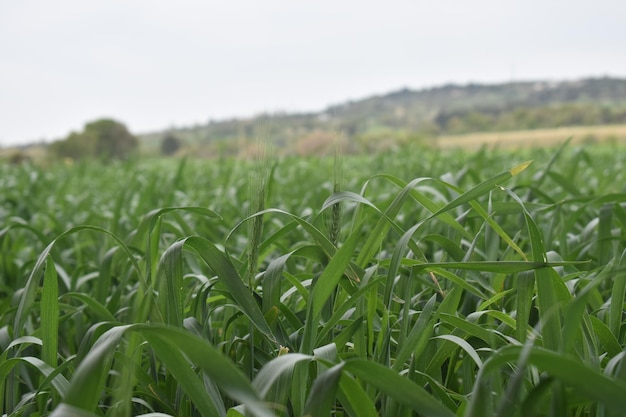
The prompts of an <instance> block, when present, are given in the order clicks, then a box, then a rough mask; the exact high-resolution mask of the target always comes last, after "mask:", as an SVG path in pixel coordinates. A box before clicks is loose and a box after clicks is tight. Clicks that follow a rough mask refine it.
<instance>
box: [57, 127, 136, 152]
mask: <svg viewBox="0 0 626 417" xmlns="http://www.w3.org/2000/svg"><path fill="white" fill-rule="evenodd" d="M138 145H139V141H138V140H137V138H136V137H135V136H134V135H132V134H131V133H130V132H129V131H128V129H127V128H126V126H125V125H124V124H123V123H120V122H117V121H115V120H112V119H100V120H96V121H93V122H90V123H87V124H86V125H85V128H84V129H83V131H82V132H72V133H70V134H69V135H68V137H67V138H65V139H63V140H60V141H57V142H54V143H52V144H51V145H50V150H51V151H52V153H53V154H54V155H55V156H57V157H60V158H72V159H83V158H94V157H95V158H102V159H105V160H106V159H127V158H128V157H129V156H130V155H132V153H133V152H135V151H136V150H137V147H138Z"/></svg>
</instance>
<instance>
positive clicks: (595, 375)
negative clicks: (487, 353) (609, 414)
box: [465, 346, 626, 417]
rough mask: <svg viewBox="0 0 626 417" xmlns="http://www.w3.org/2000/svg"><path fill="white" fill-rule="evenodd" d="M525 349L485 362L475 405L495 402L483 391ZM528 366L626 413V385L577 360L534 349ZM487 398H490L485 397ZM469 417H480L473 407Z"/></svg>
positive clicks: (514, 348) (512, 348) (508, 349)
mask: <svg viewBox="0 0 626 417" xmlns="http://www.w3.org/2000/svg"><path fill="white" fill-rule="evenodd" d="M522 349H523V347H522V346H507V347H505V348H503V349H501V350H500V351H498V353H497V354H496V355H494V356H492V357H491V358H490V359H488V360H487V361H485V363H484V365H483V367H482V368H481V369H480V371H479V373H478V376H477V378H476V384H475V388H474V392H473V393H472V395H471V402H472V403H475V404H479V403H481V402H484V401H492V395H491V393H490V392H481V388H480V387H481V386H482V384H484V383H486V379H487V378H488V377H489V376H490V374H492V373H494V372H499V371H500V369H501V368H502V367H503V366H505V365H507V364H510V363H515V362H516V361H517V360H518V359H519V357H520V355H521V353H522ZM528 363H529V364H530V365H533V366H536V367H537V368H538V369H539V370H540V371H543V372H547V373H548V374H549V375H551V376H553V377H554V378H557V380H559V381H561V382H562V383H564V384H566V385H567V386H570V387H573V388H576V389H577V392H578V393H579V395H584V396H585V397H586V398H588V399H590V400H592V401H595V402H599V403H601V404H604V405H605V406H606V407H607V408H609V409H611V410H613V411H614V412H615V413H617V414H620V413H623V411H624V410H626V396H625V395H624V393H625V392H626V382H624V381H620V380H616V379H611V378H608V377H606V376H605V375H603V374H602V373H600V372H598V371H596V370H594V369H591V368H590V367H588V366H586V365H585V364H584V363H581V362H580V360H578V359H576V358H573V357H569V356H566V355H563V354H561V353H559V352H553V351H550V350H546V349H543V348H539V347H536V346H533V347H531V348H530V354H529V357H528ZM485 395H486V396H487V398H484V397H483V396H485ZM465 417H479V414H475V410H474V409H473V408H472V407H470V408H468V410H467V412H466V414H465Z"/></svg>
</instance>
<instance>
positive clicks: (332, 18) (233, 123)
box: [0, 0, 626, 156]
mask: <svg viewBox="0 0 626 417" xmlns="http://www.w3.org/2000/svg"><path fill="white" fill-rule="evenodd" d="M625 15H626V3H624V2H619V1H616V0H596V1H593V2H591V1H579V0H574V1H571V0H570V1H552V2H544V1H538V0H530V1H529V0H526V1H496V0H477V1H469V2H468V1H460V0H448V1H438V2H433V1H415V0H414V1H401V0H390V1H385V2H373V1H362V0H361V1H352V0H346V1H333V2H329V1H308V0H307V1H301V2H291V1H286V0H268V1H264V2H256V1H251V0H241V1H231V2H223V1H220V2H218V1H198V0H196V1H191V0H182V1H178V2H175V3H174V2H165V1H148V0H133V1H128V0H125V1H121V0H119V1H118V0H107V1H102V0H97V1H89V2H85V1H78V0H60V1H55V2H43V1H32V0H26V1H20V2H14V1H10V0H0V57H1V61H0V63H1V64H0V146H1V147H3V148H12V147H16V146H18V147H22V148H24V147H27V146H28V147H32V145H37V146H44V147H45V146H46V145H50V144H53V143H57V145H55V146H56V150H55V152H56V153H57V154H58V153H59V152H60V154H61V155H63V152H64V151H63V149H60V148H63V146H65V148H67V146H66V145H67V144H68V142H67V141H68V140H70V139H72V134H73V135H74V137H73V140H74V141H75V143H79V142H80V143H83V144H84V143H85V140H84V138H85V137H87V136H90V135H91V136H92V137H93V136H98V135H99V134H101V135H105V136H106V135H107V134H110V132H108V131H106V132H104V133H103V132H100V133H94V132H96V131H95V130H94V127H93V124H94V123H95V124H96V125H98V126H100V127H103V126H104V125H107V126H109V127H110V128H112V129H114V130H115V129H118V130H119V129H122V128H123V129H122V130H126V131H127V133H129V134H131V135H133V136H134V137H136V138H137V147H138V149H140V150H141V152H144V153H148V154H159V153H162V154H190V153H193V154H194V155H206V156H210V155H214V154H216V153H220V154H246V153H247V152H248V149H249V145H250V144H249V141H250V140H252V139H254V138H258V137H259V136H266V137H270V138H271V140H272V141H274V142H275V143H276V149H277V150H278V151H279V152H280V151H281V150H282V151H284V152H286V153H298V154H310V153H324V152H327V151H328V149H329V148H331V146H330V145H329V143H330V142H332V141H336V140H337V137H340V138H341V140H345V141H346V144H345V146H344V148H345V149H346V150H347V151H350V150H353V151H355V152H356V151H362V150H364V149H367V150H370V149H372V148H376V149H379V148H385V147H388V146H395V145H396V144H398V143H406V142H413V141H419V140H422V141H432V140H439V143H440V144H443V143H458V142H459V141H461V142H462V143H470V142H471V141H468V140H467V137H465V138H461V139H459V138H458V137H457V136H458V135H468V134H476V133H481V132H490V134H491V135H492V137H491V138H489V137H487V136H484V135H483V136H481V137H480V138H479V139H476V138H475V137H470V139H472V140H476V141H478V142H481V143H482V142H484V141H495V142H498V141H499V142H502V141H507V140H509V139H511V138H508V137H506V135H505V136H502V135H501V134H500V133H498V135H499V136H498V135H496V136H493V135H494V133H493V132H519V131H526V130H529V129H530V130H533V134H534V135H535V136H533V137H535V138H537V137H538V138H539V139H538V140H539V141H542V140H544V139H545V138H546V137H547V136H545V135H548V136H550V135H554V133H555V132H543V133H537V132H541V131H542V130H545V129H554V128H566V127H567V128H580V127H581V126H587V127H588V126H593V127H594V128H593V129H591V130H589V129H587V130H583V131H574V133H575V134H576V135H578V136H580V137H581V138H584V137H586V138H587V139H588V140H590V139H598V138H599V137H611V138H613V139H616V138H617V139H619V138H621V137H622V136H623V135H624V134H625V133H624V132H626V128H625V127H624V126H623V125H624V124H626V81H625V80H624V77H626V54H624V53H623V46H624V40H626V26H625V25H624V24H623V21H620V20H622V18H623V16H625ZM98 122H102V123H99V124H98ZM89 124H91V125H92V127H91V128H89V127H88V125H89ZM609 125H610V126H613V128H612V130H610V131H608V133H607V131H602V132H601V133H598V131H597V128H598V126H605V127H606V126H609ZM594 129H596V130H594ZM96 130H97V129H96ZM105 130H106V129H105ZM107 132H108V133H107ZM77 135H78V136H77ZM81 135H82V136H81ZM537 135H539V136H537ZM541 135H544V136H541ZM451 136H454V137H451ZM531 136H532V135H531ZM557 136H558V137H559V138H561V139H563V134H562V132H561V133H559V134H557ZM525 137H529V136H528V135H526V136H524V137H523V138H521V139H520V138H519V137H518V138H517V139H516V140H517V141H518V142H519V141H520V140H522V141H523V140H525V139H524V138H525ZM81 138H83V140H82V142H81ZM166 140H167V141H169V145H171V146H169V147H168V146H167V145H166V143H165V142H166ZM446 140H451V142H445V141H446ZM511 140H513V139H511ZM61 141H65V145H63V146H61V145H59V144H58V142H61ZM455 141H457V142H455ZM92 142H94V143H95V142H97V139H93V141H92ZM518 142H516V143H518ZM511 143H513V142H511ZM87 147H88V148H89V150H87V151H85V152H95V151H94V149H96V148H98V147H97V146H96V145H93V143H92V144H91V145H89V146H87ZM129 149H131V150H132V149H136V147H133V146H131V147H130V148H129ZM100 151H102V149H100ZM124 152H125V151H124ZM65 156H73V155H65Z"/></svg>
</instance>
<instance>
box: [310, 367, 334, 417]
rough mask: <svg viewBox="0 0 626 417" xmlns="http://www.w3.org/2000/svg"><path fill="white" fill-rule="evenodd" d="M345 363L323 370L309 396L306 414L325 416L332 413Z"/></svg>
mask: <svg viewBox="0 0 626 417" xmlns="http://www.w3.org/2000/svg"><path fill="white" fill-rule="evenodd" d="M342 371H343V363H340V364H338V365H335V366H333V367H332V368H330V369H327V370H326V371H324V372H322V373H321V374H319V375H318V376H317V378H315V380H314V381H313V386H312V387H311V391H310V394H309V397H308V398H307V400H306V404H305V405H304V413H303V414H304V416H306V417H308V416H310V417H324V416H328V415H331V410H332V407H333V405H334V404H335V399H336V397H337V389H338V387H339V379H340V378H341V375H342Z"/></svg>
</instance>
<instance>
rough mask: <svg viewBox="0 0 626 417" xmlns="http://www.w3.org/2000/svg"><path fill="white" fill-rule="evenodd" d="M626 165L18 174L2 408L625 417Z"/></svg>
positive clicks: (10, 201) (460, 156) (317, 161)
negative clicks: (625, 255)
mask: <svg viewBox="0 0 626 417" xmlns="http://www.w3.org/2000/svg"><path fill="white" fill-rule="evenodd" d="M529 160H533V162H532V163H531V164H530V165H529V164H528V163H527V162H526V161H529ZM625 164H626V153H625V152H624V148H623V147H621V146H619V145H617V144H606V145H603V146H601V147H600V146H598V147H592V146H585V147H578V146H576V145H573V144H570V145H566V146H564V147H561V148H558V149H557V148H552V149H547V148H545V149H524V150H519V151H516V152H508V151H504V150H490V149H487V148H482V149H481V150H480V151H478V152H473V153H471V152H463V151H456V150H448V151H438V150H433V149H419V148H405V149H402V150H401V151H400V152H388V153H383V154H379V155H366V156H346V157H343V158H338V159H333V158H326V159H324V158H308V159H307V158H284V159H279V160H272V159H271V158H267V159H266V160H264V161H261V162H245V161H237V160H232V159H216V160H209V161H198V160H188V161H176V160H150V161H134V162H128V163H112V164H109V165H101V164H98V163H95V162H94V163H77V164H74V165H71V166H70V165H63V164H58V165H55V166H53V167H48V168H45V169H43V168H38V167H36V166H30V165H19V166H11V165H6V164H5V165H0V285H1V287H0V292H1V295H2V296H1V297H0V355H2V356H1V360H0V410H1V411H2V413H3V415H7V416H45V415H51V416H55V417H60V416H76V417H79V416H80V417H82V416H130V415H140V416H154V417H158V416H189V417H191V416H228V417H236V416H241V415H251V416H274V415H277V416H329V415H333V416H353V417H357V416H358V417H363V416H364V417H369V416H378V415H382V416H407V417H408V416H446V417H451V416H465V417H478V416H481V417H482V416H606V417H609V416H621V415H623V413H624V410H626V364H625V362H626V350H625V346H626V326H625V316H624V296H625V292H626V269H625V262H626V260H625V259H624V253H625V249H626V232H625V230H626V178H625V176H626V170H625Z"/></svg>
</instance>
